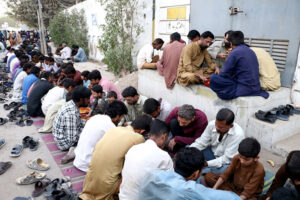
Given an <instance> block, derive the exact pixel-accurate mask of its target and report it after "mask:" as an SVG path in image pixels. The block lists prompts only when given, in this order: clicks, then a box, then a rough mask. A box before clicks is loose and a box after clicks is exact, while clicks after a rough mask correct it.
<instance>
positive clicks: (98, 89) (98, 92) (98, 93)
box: [92, 85, 103, 99]
mask: <svg viewBox="0 0 300 200" xmlns="http://www.w3.org/2000/svg"><path fill="white" fill-rule="evenodd" d="M92 95H93V97H94V98H95V99H98V98H102V96H103V88H102V86H101V85H94V86H93V87H92Z"/></svg>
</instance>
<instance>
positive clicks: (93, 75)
mask: <svg viewBox="0 0 300 200" xmlns="http://www.w3.org/2000/svg"><path fill="white" fill-rule="evenodd" d="M101 78H102V76H101V73H100V71H99V70H97V69H95V70H93V71H91V72H90V73H89V75H88V79H89V80H92V79H93V80H97V79H98V80H101Z"/></svg>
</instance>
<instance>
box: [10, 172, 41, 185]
mask: <svg viewBox="0 0 300 200" xmlns="http://www.w3.org/2000/svg"><path fill="white" fill-rule="evenodd" d="M45 177H46V173H39V172H35V171H34V172H30V174H28V175H26V176H23V177H20V178H17V179H16V182H17V184H18V185H29V184H32V183H36V182H38V181H40V180H43V179H44V178H45Z"/></svg>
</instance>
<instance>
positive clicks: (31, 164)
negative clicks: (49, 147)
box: [26, 158, 50, 171]
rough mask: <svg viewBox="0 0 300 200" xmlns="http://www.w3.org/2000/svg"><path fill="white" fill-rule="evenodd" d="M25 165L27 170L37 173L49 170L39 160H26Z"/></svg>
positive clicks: (47, 166)
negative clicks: (36, 171)
mask: <svg viewBox="0 0 300 200" xmlns="http://www.w3.org/2000/svg"><path fill="white" fill-rule="evenodd" d="M26 165H27V167H28V168H30V169H34V170H38V171H46V170H48V169H49V168H50V167H49V165H48V164H47V163H45V162H44V161H43V160H42V159H41V158H37V159H35V160H27V162H26Z"/></svg>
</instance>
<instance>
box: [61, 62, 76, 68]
mask: <svg viewBox="0 0 300 200" xmlns="http://www.w3.org/2000/svg"><path fill="white" fill-rule="evenodd" d="M69 66H72V67H74V66H73V63H63V64H62V66H61V68H62V69H66V68H67V67H69Z"/></svg>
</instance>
